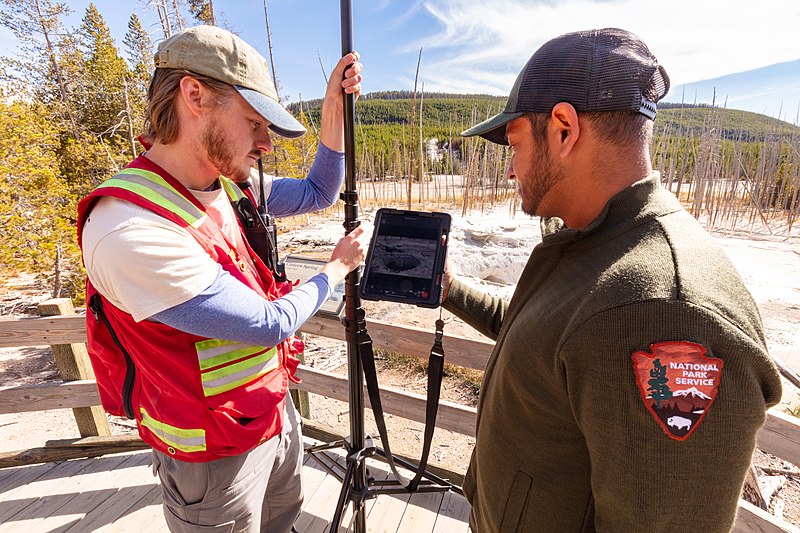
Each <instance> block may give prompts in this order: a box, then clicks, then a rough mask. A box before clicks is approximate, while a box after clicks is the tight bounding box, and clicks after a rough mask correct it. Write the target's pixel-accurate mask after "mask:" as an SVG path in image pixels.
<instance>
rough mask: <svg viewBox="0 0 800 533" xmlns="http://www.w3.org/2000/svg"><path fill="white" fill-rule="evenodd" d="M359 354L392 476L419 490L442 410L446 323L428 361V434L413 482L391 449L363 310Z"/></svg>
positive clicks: (438, 327) (439, 329)
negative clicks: (397, 461)
mask: <svg viewBox="0 0 800 533" xmlns="http://www.w3.org/2000/svg"><path fill="white" fill-rule="evenodd" d="M357 316H358V333H357V338H358V353H359V355H360V356H361V364H362V367H363V369H364V378H365V381H366V385H367V393H368V394H369V403H370V405H371V406H372V412H373V413H374V415H375V424H376V425H377V427H378V433H379V434H380V438H381V444H383V449H384V452H385V455H386V462H387V463H388V464H389V468H391V470H392V473H394V475H395V477H396V478H397V480H398V481H399V482H400V483H401V484H402V485H403V486H404V487H405V488H406V489H407V490H408V492H415V491H416V490H417V488H418V487H419V483H420V481H421V479H422V476H423V475H424V474H425V468H426V467H427V465H428V456H429V454H430V450H431V442H432V441H433V430H434V429H435V427H436V412H437V410H438V408H439V396H440V392H441V387H442V377H443V375H444V348H443V347H442V335H443V334H444V321H443V320H442V319H441V318H439V319H438V320H437V321H436V338H435V340H434V341H433V346H432V347H431V354H430V357H429V358H428V397H427V402H426V407H425V433H424V439H423V441H422V456H421V457H420V460H419V465H418V466H417V469H416V474H415V475H414V477H413V478H412V479H411V480H407V479H406V478H405V477H404V476H402V475H401V474H400V473H399V472H398V471H397V468H396V466H395V463H394V458H393V457H392V451H391V449H390V448H389V436H388V434H387V431H386V421H385V420H384V416H383V407H382V406H381V395H380V389H379V387H378V373H377V371H376V369H375V356H374V353H373V351H372V339H371V338H370V336H369V334H368V333H367V327H366V320H365V318H364V316H365V315H364V310H363V309H358V314H357Z"/></svg>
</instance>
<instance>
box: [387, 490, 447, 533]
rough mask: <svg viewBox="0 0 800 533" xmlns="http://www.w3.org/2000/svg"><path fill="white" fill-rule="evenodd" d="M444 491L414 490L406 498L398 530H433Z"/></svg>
mask: <svg viewBox="0 0 800 533" xmlns="http://www.w3.org/2000/svg"><path fill="white" fill-rule="evenodd" d="M444 494H445V493H444V492H415V493H414V494H412V495H411V498H409V500H408V506H407V507H406V512H405V513H403V518H402V519H401V520H400V524H399V525H398V527H397V530H398V531H433V530H434V529H433V527H434V525H435V524H436V515H437V513H438V512H439V507H440V506H441V504H442V498H444Z"/></svg>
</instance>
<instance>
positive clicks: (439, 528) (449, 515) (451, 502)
mask: <svg viewBox="0 0 800 533" xmlns="http://www.w3.org/2000/svg"><path fill="white" fill-rule="evenodd" d="M469 513H470V505H469V502H468V501H467V499H466V498H464V497H463V496H461V495H460V494H456V493H455V492H448V493H447V494H445V495H444V498H443V499H442V505H441V506H440V507H439V514H438V516H437V517H436V524H435V525H434V527H433V530H434V531H436V533H466V532H467V530H468V529H469Z"/></svg>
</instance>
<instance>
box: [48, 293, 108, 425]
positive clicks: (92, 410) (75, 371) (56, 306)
mask: <svg viewBox="0 0 800 533" xmlns="http://www.w3.org/2000/svg"><path fill="white" fill-rule="evenodd" d="M39 314H40V315H41V316H43V317H45V316H74V315H75V308H74V307H73V306H72V300H70V299H69V298H53V299H51V300H47V301H45V302H42V303H40V304H39ZM50 348H51V349H52V350H53V356H54V357H55V360H56V367H57V368H58V373H59V374H60V375H61V379H62V380H63V381H64V382H69V381H76V380H88V379H94V372H93V371H92V364H91V362H89V353H88V352H87V351H86V344H84V343H83V342H76V343H69V344H53V345H51V346H50ZM72 414H73V415H74V416H75V422H76V423H77V424H78V433H79V434H80V436H81V437H90V436H92V435H111V428H110V427H109V425H108V418H107V417H106V413H105V412H104V411H103V408H102V407H100V406H99V405H93V406H90V407H76V408H73V409H72Z"/></svg>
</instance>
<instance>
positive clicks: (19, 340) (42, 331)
mask: <svg viewBox="0 0 800 533" xmlns="http://www.w3.org/2000/svg"><path fill="white" fill-rule="evenodd" d="M85 321H86V318H85V317H83V316H80V315H74V316H63V317H47V318H9V319H4V320H0V348H16V347H23V346H44V345H51V346H52V345H53V344H73V343H77V342H86V323H85Z"/></svg>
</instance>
